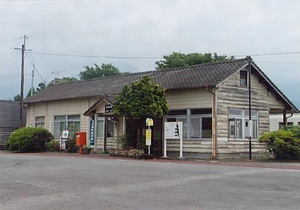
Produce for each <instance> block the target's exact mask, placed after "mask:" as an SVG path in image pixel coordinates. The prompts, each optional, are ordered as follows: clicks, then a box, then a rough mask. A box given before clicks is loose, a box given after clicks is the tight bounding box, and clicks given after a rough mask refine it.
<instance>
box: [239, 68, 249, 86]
mask: <svg viewBox="0 0 300 210" xmlns="http://www.w3.org/2000/svg"><path fill="white" fill-rule="evenodd" d="M240 87H248V71H240Z"/></svg>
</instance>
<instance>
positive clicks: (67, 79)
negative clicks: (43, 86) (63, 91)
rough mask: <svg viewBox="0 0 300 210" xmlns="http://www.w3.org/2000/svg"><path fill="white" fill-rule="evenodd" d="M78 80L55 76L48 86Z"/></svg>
mask: <svg viewBox="0 0 300 210" xmlns="http://www.w3.org/2000/svg"><path fill="white" fill-rule="evenodd" d="M75 81H78V79H76V78H74V77H63V78H55V79H54V80H52V81H51V82H50V83H49V85H48V86H50V85H58V84H65V83H69V82H75Z"/></svg>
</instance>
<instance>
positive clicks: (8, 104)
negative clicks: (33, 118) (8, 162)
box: [0, 100, 26, 147]
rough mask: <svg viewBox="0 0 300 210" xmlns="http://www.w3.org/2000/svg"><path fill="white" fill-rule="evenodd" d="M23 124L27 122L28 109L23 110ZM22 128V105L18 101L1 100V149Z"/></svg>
mask: <svg viewBox="0 0 300 210" xmlns="http://www.w3.org/2000/svg"><path fill="white" fill-rule="evenodd" d="M23 114H24V115H23V120H24V121H23V124H24V125H25V122H26V109H24V110H23ZM19 127H20V105H19V102H18V101H2V100H0V147H2V146H3V145H4V144H5V143H6V142H7V140H8V138H9V136H10V134H11V133H12V132H13V131H15V130H16V129H18V128H19Z"/></svg>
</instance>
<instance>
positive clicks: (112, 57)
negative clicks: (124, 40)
mask: <svg viewBox="0 0 300 210" xmlns="http://www.w3.org/2000/svg"><path fill="white" fill-rule="evenodd" d="M31 54H37V55H50V56H63V57H83V58H108V59H133V60H134V59H151V60H154V59H155V60H156V59H161V57H138V56H132V57H131V56H100V55H76V54H58V53H43V52H31Z"/></svg>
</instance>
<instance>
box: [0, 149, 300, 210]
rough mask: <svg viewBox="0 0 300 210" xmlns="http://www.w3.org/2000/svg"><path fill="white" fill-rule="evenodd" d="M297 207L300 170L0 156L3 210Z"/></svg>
mask: <svg viewBox="0 0 300 210" xmlns="http://www.w3.org/2000/svg"><path fill="white" fill-rule="evenodd" d="M299 207H300V166H299V164H288V165H287V164H275V163H272V164H269V163H268V164H267V163H257V164H255V163H236V164H235V163H218V162H185V161H181V162H178V161H142V160H131V159H118V158H102V157H100V158H99V156H97V157H96V156H78V155H62V156H61V155H35V154H7V153H0V209H9V210H10V209H22V210H23V209H25V210H26V209H30V210H31V209H43V210H47V209H299Z"/></svg>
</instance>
